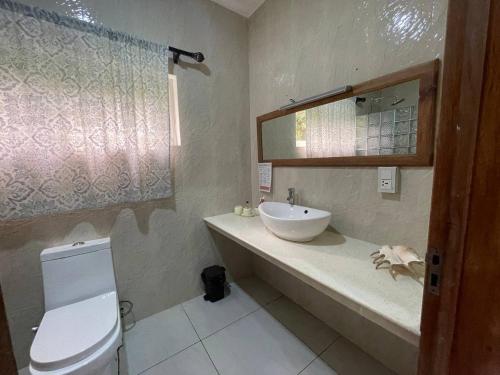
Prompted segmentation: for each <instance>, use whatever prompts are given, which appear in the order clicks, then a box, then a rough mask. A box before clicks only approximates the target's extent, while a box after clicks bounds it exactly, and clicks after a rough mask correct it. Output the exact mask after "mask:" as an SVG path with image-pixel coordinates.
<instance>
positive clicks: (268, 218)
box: [259, 202, 332, 242]
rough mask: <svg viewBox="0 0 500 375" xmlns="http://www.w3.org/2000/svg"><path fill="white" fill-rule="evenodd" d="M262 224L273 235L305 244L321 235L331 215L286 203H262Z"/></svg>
mask: <svg viewBox="0 0 500 375" xmlns="http://www.w3.org/2000/svg"><path fill="white" fill-rule="evenodd" d="M259 213H260V218H261V219H262V222H263V223H264V225H265V226H266V228H267V229H269V230H270V231H271V232H273V233H274V234H275V235H277V236H278V237H280V238H283V239H285V240H289V241H296V242H307V241H311V240H312V239H313V238H314V237H316V236H318V235H320V234H321V233H323V231H324V230H325V229H326V227H327V226H328V223H329V222H330V217H331V216H332V214H331V213H330V212H327V211H322V210H316V209H315V208H309V207H304V206H296V205H293V206H291V205H290V204H288V203H279V202H264V203H262V204H261V205H260V206H259Z"/></svg>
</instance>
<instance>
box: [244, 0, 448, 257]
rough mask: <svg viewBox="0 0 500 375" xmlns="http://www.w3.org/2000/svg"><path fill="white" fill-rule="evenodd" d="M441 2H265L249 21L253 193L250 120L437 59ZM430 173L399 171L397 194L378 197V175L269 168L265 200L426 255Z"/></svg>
mask: <svg viewBox="0 0 500 375" xmlns="http://www.w3.org/2000/svg"><path fill="white" fill-rule="evenodd" d="M446 4H447V1H445V0H401V1H394V0H373V1H363V0H355V1H343V0H314V1H308V0H267V1H266V2H265V3H264V5H263V6H261V7H260V8H259V9H258V10H257V12H255V13H254V14H253V15H252V17H251V18H250V25H249V61H250V64H249V66H250V128H251V137H252V193H253V200H254V202H256V201H257V198H258V197H259V195H260V193H259V192H258V184H257V177H256V168H255V163H256V162H257V155H256V150H257V148H256V124H255V118H256V116H259V115H262V114H264V113H267V112H270V111H272V110H274V109H276V108H278V107H280V106H281V105H283V104H285V103H287V102H288V99H289V98H295V99H301V98H305V97H308V96H312V95H316V94H319V93H322V92H326V91H329V90H331V89H333V88H335V87H338V86H343V85H345V84H356V83H360V82H363V81H366V80H369V79H372V78H375V77H378V76H381V75H384V74H387V73H391V72H394V71H397V70H400V69H403V68H406V67H409V66H411V65H415V64H418V63H422V62H426V61H429V60H432V59H434V58H436V57H440V56H441V55H442V53H443V50H444V31H445V22H446ZM432 176H433V174H432V168H404V169H402V178H401V180H402V181H401V193H400V194H397V195H381V194H379V193H377V191H376V189H377V180H376V178H377V171H376V168H333V167H332V168H290V167H289V168H274V178H273V183H274V187H273V193H272V194H271V195H270V198H271V199H273V200H279V201H284V199H285V197H286V194H287V193H286V189H287V188H288V187H292V186H293V187H295V188H296V189H297V190H298V193H299V194H300V200H299V201H300V203H303V204H305V205H310V206H313V207H318V208H324V209H328V210H330V211H332V213H333V216H332V220H331V225H332V226H333V227H334V228H335V229H337V230H338V231H340V232H342V233H344V234H346V235H349V236H352V237H356V238H360V239H364V240H367V241H371V242H375V243H380V244H385V243H392V244H395V243H403V244H408V245H411V246H414V247H415V248H417V249H418V250H419V251H420V252H422V253H423V252H424V251H425V247H426V242H427V226H428V220H429V210H430V198H431V187H432Z"/></svg>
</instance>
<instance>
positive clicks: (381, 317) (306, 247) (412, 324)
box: [204, 213, 423, 346]
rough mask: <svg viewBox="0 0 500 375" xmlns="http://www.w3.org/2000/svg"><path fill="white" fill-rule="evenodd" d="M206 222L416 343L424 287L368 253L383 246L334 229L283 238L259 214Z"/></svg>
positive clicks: (418, 333) (418, 337) (245, 246)
mask: <svg viewBox="0 0 500 375" xmlns="http://www.w3.org/2000/svg"><path fill="white" fill-rule="evenodd" d="M204 220H205V222H206V224H207V225H208V227H210V228H212V229H213V230H215V231H217V232H219V233H220V234H222V235H224V236H225V237H228V238H229V239H231V240H233V241H235V242H236V243H238V244H240V245H241V246H243V247H244V248H246V249H248V250H250V251H252V252H253V253H255V254H257V255H259V256H261V257H263V258H264V259H266V260H267V261H269V262H271V263H273V264H275V265H276V266H278V267H280V268H281V269H283V270H285V271H287V272H289V273H291V274H292V275H294V276H295V277H297V278H298V279H300V280H302V281H303V282H305V283H307V284H309V285H310V286H312V287H313V288H315V289H317V290H319V291H321V292H322V293H324V294H326V295H327V296H329V297H330V298H332V299H334V300H336V301H337V302H339V303H341V304H343V305H345V306H347V307H348V308H350V309H351V310H353V311H354V312H356V313H358V314H360V315H362V316H363V317H364V318H366V319H368V320H370V321H372V322H374V323H376V324H378V325H380V326H381V327H383V328H384V329H386V330H388V331H389V332H391V333H393V334H394V335H396V336H398V337H400V338H402V339H404V340H405V341H407V342H409V343H410V344H413V345H415V346H418V343H419V339H420V316H421V308H422V295H423V286H422V284H421V283H420V282H418V281H417V280H415V279H413V278H411V277H409V276H405V275H398V276H397V277H396V279H394V278H393V277H392V276H391V275H390V274H389V271H388V270H387V269H379V270H376V269H375V265H374V264H372V260H371V258H370V254H371V253H372V252H374V251H375V250H377V249H378V248H379V247H380V246H379V245H376V244H373V243H370V242H366V241H361V240H358V239H355V238H351V237H347V236H344V235H342V234H339V233H336V232H334V231H331V230H327V231H325V232H324V233H323V234H321V235H320V236H319V237H317V238H316V239H314V240H313V241H311V242H307V243H296V242H290V241H285V240H282V239H280V238H278V237H276V236H275V235H274V234H272V233H271V232H269V231H268V230H267V229H266V228H265V227H264V224H262V221H261V220H260V218H259V217H251V218H248V217H241V216H237V215H234V214H232V213H230V214H224V215H218V216H212V217H207V218H205V219H204Z"/></svg>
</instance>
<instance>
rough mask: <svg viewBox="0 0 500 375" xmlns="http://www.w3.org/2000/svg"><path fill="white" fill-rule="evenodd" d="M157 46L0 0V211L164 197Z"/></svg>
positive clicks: (164, 103)
mask: <svg viewBox="0 0 500 375" xmlns="http://www.w3.org/2000/svg"><path fill="white" fill-rule="evenodd" d="M167 64H168V56H167V50H166V48H165V47H162V46H159V45H156V44H153V43H150V42H145V41H141V40H138V39H134V38H132V37H129V36H127V35H125V34H120V33H115V32H113V31H111V30H109V29H104V28H98V27H95V26H93V25H91V24H87V23H84V22H81V21H77V20H73V19H70V18H65V17H61V16H59V15H57V14H55V13H51V12H46V11H43V10H40V9H38V8H30V7H27V6H24V5H20V4H17V3H13V2H10V1H4V0H0V220H12V219H22V218H28V217H33V216H37V215H46V214H52V213H59V212H64V211H70V210H78V209H84V208H97V207H103V206H107V205H110V204H117V203H124V202H137V201H145V200H151V199H158V198H165V197H168V196H170V195H171V194H172V192H171V184H170V165H169V163H170V155H169V153H170V141H169V137H170V130H169V113H168V65H167Z"/></svg>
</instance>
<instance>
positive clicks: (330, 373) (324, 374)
mask: <svg viewBox="0 0 500 375" xmlns="http://www.w3.org/2000/svg"><path fill="white" fill-rule="evenodd" d="M300 375H338V373H337V372H335V370H333V369H332V368H330V367H329V366H328V365H327V364H326V363H325V362H323V360H322V359H321V358H316V359H315V360H314V361H313V363H311V364H310V365H309V366H307V367H306V369H305V370H304V371H302V372H301V373H300ZM360 375H361V374H360ZM364 375H370V374H364Z"/></svg>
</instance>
